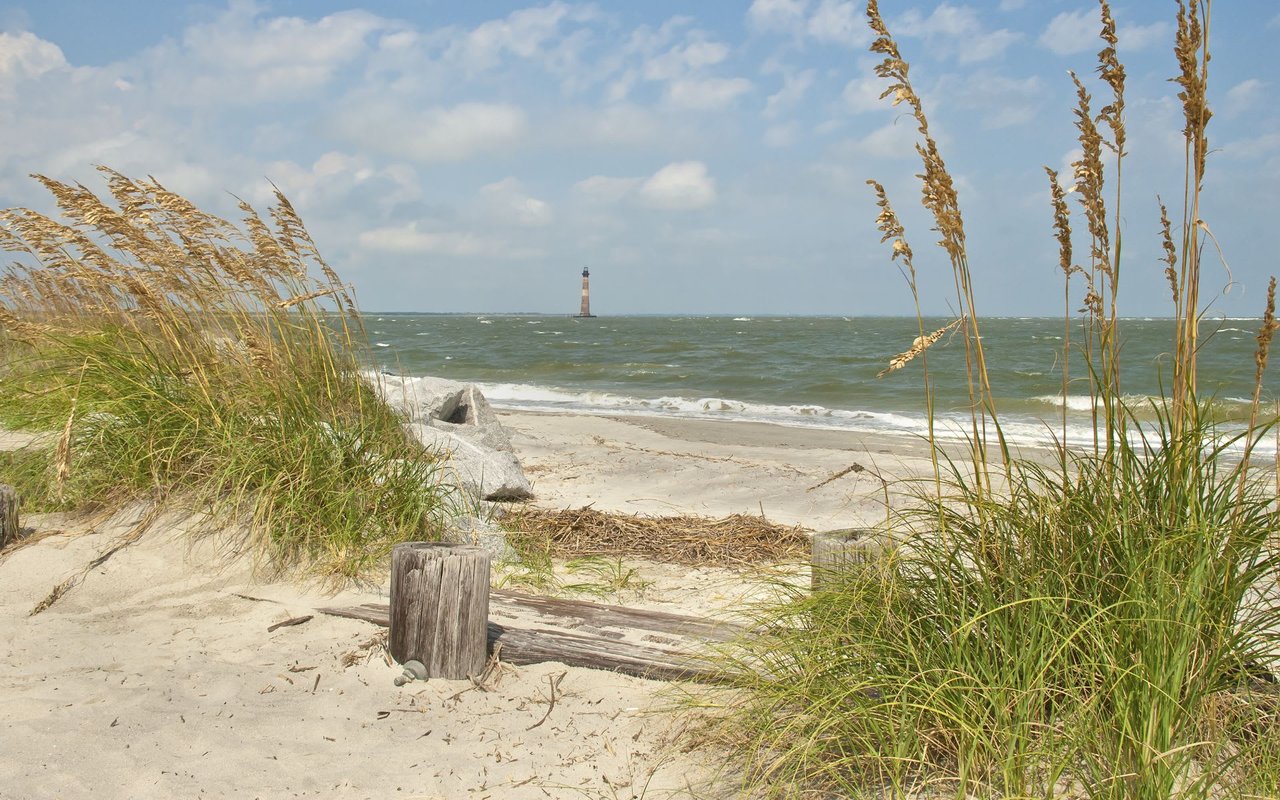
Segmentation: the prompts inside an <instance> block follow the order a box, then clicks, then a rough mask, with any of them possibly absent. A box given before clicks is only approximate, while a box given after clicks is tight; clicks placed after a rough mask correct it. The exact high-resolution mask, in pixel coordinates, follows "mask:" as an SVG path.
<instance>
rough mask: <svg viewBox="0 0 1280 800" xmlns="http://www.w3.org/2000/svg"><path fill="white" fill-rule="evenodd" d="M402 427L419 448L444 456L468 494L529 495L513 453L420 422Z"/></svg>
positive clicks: (488, 497) (520, 497)
mask: <svg viewBox="0 0 1280 800" xmlns="http://www.w3.org/2000/svg"><path fill="white" fill-rule="evenodd" d="M405 429H406V430H407V431H408V432H409V434H410V435H412V436H414V437H415V438H416V439H417V440H418V441H419V442H421V443H422V445H423V447H426V448H427V449H428V450H433V451H435V452H438V453H440V454H441V455H446V456H447V458H448V467H449V468H450V469H452V470H453V472H454V474H455V475H456V477H457V480H458V485H459V486H461V487H462V488H463V489H464V490H466V492H467V493H468V494H470V495H471V496H473V497H477V498H479V499H482V500H525V499H528V498H530V497H532V496H533V488H532V487H531V486H530V485H529V480H528V479H527V478H525V476H524V470H522V469H521V468H520V462H519V461H518V460H517V459H516V456H515V453H512V452H509V451H502V450H495V449H493V448H489V447H485V446H483V445H482V444H479V443H476V442H473V441H470V440H469V439H467V438H464V437H463V436H462V435H460V434H456V433H452V432H450V431H447V430H440V429H439V428H437V427H435V426H433V425H427V424H424V423H421V422H411V423H409V424H408V425H406V426H405Z"/></svg>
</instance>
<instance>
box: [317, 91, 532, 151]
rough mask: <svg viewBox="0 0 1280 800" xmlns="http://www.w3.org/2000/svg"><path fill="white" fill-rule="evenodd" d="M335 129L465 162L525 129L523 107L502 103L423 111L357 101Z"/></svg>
mask: <svg viewBox="0 0 1280 800" xmlns="http://www.w3.org/2000/svg"><path fill="white" fill-rule="evenodd" d="M334 127H335V128H336V130H337V131H338V132H339V133H340V134H341V135H344V136H346V137H347V138H348V139H350V140H351V141H353V142H356V143H358V144H361V145H364V146H366V147H373V148H377V149H379V150H383V151H385V152H389V153H392V154H394V155H398V156H401V157H404V158H411V159H413V160H415V161H423V162H431V161H464V160H466V159H468V158H471V157H472V156H475V155H478V154H480V153H485V152H492V151H496V150H504V149H508V148H510V147H512V146H514V145H515V144H516V143H517V142H519V141H521V140H522V139H523V138H524V136H525V134H526V132H527V128H528V123H527V121H526V119H525V114H524V112H523V111H522V110H521V109H519V108H517V107H516V106H512V105H507V104H502V103H460V104H458V105H456V106H451V107H436V108H429V109H426V110H423V111H413V110H410V109H407V108H406V107H405V106H404V105H403V104H396V105H392V104H390V103H387V102H374V103H370V104H367V105H362V104H356V105H354V106H353V107H350V108H348V109H346V110H344V111H342V112H341V116H340V118H339V119H338V120H337V121H336V122H335V126H334Z"/></svg>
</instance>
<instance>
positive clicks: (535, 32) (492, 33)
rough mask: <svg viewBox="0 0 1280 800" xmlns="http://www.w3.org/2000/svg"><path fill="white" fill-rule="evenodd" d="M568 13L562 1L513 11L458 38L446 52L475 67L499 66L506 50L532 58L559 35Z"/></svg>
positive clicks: (449, 55) (466, 64)
mask: <svg viewBox="0 0 1280 800" xmlns="http://www.w3.org/2000/svg"><path fill="white" fill-rule="evenodd" d="M568 13H569V7H568V6H567V5H565V4H564V3H559V2H557V3H551V4H550V5H547V6H543V7H542V8H526V9H521V10H518V11H514V12H512V13H511V14H509V15H508V16H507V17H506V18H504V19H499V20H490V21H489V22H485V23H483V24H481V25H480V26H479V27H477V28H476V29H475V30H473V31H471V32H470V33H468V34H467V35H466V36H465V37H462V38H461V39H457V40H455V41H454V42H453V44H452V45H451V46H450V47H449V51H448V53H447V54H446V55H447V57H450V58H453V59H457V60H459V61H461V62H462V63H463V64H464V65H465V66H466V67H467V68H468V69H472V70H482V69H488V68H491V67H494V66H496V65H497V64H498V63H499V61H501V59H502V56H503V54H505V53H512V54H514V55H516V56H520V57H522V58H530V57H532V56H534V55H536V54H537V53H538V52H539V51H540V50H541V49H542V48H543V47H544V46H545V45H546V44H547V43H548V42H549V41H551V40H552V39H554V38H555V37H557V36H558V34H559V32H560V22H561V21H562V20H564V18H565V17H566V16H567V15H568Z"/></svg>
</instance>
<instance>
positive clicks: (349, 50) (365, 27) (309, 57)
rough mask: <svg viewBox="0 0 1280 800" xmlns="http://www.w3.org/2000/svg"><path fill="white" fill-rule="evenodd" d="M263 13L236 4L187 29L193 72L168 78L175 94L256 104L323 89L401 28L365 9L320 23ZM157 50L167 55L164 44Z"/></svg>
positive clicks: (186, 57) (186, 60)
mask: <svg viewBox="0 0 1280 800" xmlns="http://www.w3.org/2000/svg"><path fill="white" fill-rule="evenodd" d="M261 13H262V12H261V10H260V8H259V7H258V6H257V5H255V4H252V3H236V4H233V5H232V6H231V9H230V10H229V11H228V12H227V13H225V14H223V15H222V16H221V17H219V18H218V19H217V20H216V21H214V22H211V23H207V24H202V25H195V26H192V27H190V28H187V30H186V31H185V33H184V35H183V37H182V44H181V53H180V55H179V59H180V60H179V62H178V63H180V64H182V66H183V67H185V68H184V69H180V70H178V71H176V72H175V73H173V74H171V75H169V76H168V77H170V78H171V80H170V81H168V85H169V87H170V89H171V91H173V92H175V93H176V94H178V95H183V94H187V95H193V96H194V97H192V99H191V102H200V103H205V102H207V100H208V98H209V97H210V96H217V97H219V98H221V99H224V100H226V99H234V100H239V101H249V100H262V99H267V98H270V97H276V96H281V95H286V96H293V95H296V94H297V93H299V92H306V91H310V90H315V89H318V88H320V87H322V86H324V85H326V84H327V83H329V82H330V81H331V80H332V79H333V76H334V75H335V73H336V72H337V71H338V70H339V69H341V68H342V67H343V66H344V65H347V64H350V63H352V62H354V61H356V60H357V59H359V58H360V57H361V56H363V55H364V53H365V51H366V50H367V46H366V39H367V38H368V37H369V36H370V35H371V34H373V33H375V32H378V31H382V30H387V29H389V28H393V27H394V25H393V24H392V23H391V22H390V21H388V20H385V19H383V18H382V17H379V16H377V15H375V14H370V13H368V12H365V11H341V12H338V13H336V14H331V15H329V16H326V17H322V18H320V19H318V20H316V21H314V22H311V21H308V20H304V19H300V18H298V17H269V18H267V17H262V16H261ZM155 53H156V55H161V56H163V55H167V53H166V48H164V47H161V48H159V49H157V51H155ZM191 62H194V63H191Z"/></svg>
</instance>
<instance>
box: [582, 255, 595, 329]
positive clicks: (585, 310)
mask: <svg viewBox="0 0 1280 800" xmlns="http://www.w3.org/2000/svg"><path fill="white" fill-rule="evenodd" d="M578 316H580V317H594V316H595V314H592V313H591V272H590V271H589V270H588V269H587V268H586V267H583V268H582V310H581V311H579V312H578Z"/></svg>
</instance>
